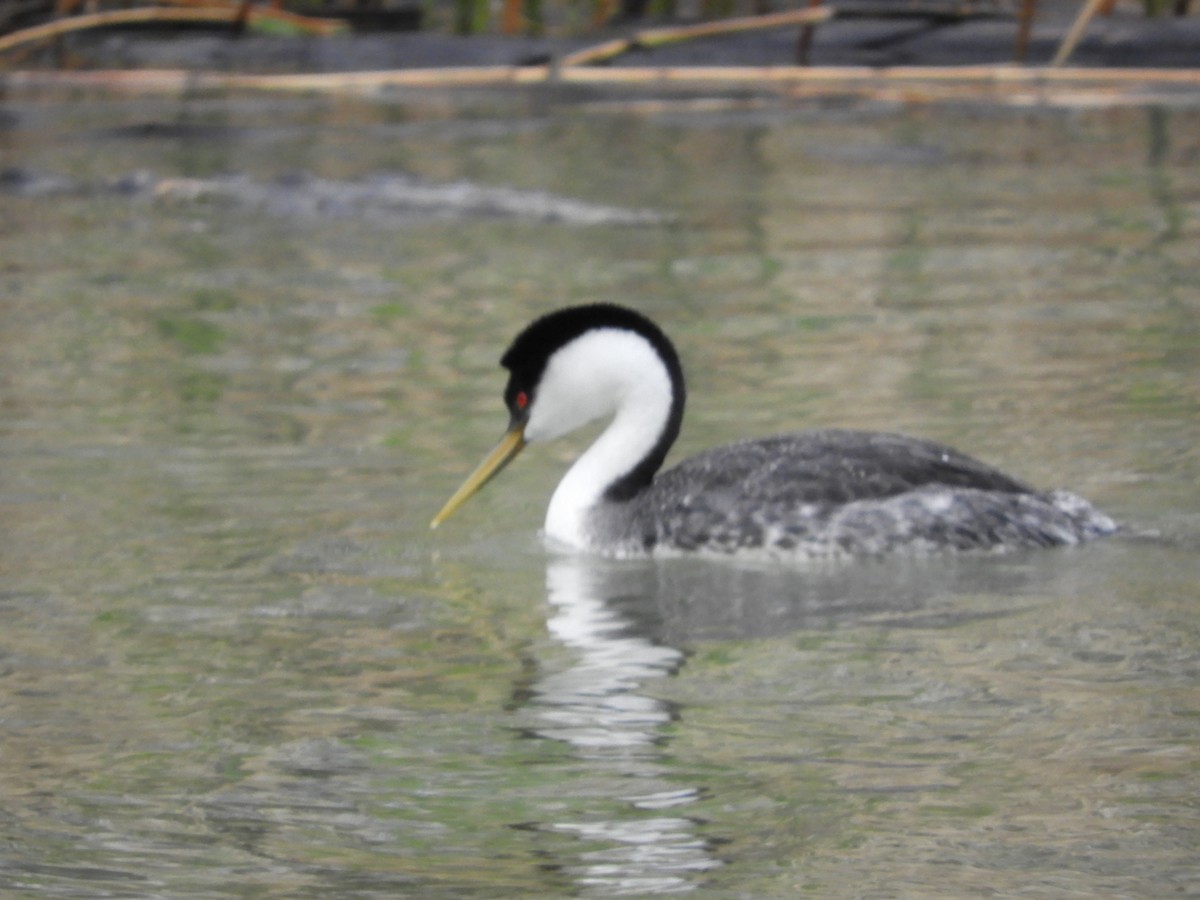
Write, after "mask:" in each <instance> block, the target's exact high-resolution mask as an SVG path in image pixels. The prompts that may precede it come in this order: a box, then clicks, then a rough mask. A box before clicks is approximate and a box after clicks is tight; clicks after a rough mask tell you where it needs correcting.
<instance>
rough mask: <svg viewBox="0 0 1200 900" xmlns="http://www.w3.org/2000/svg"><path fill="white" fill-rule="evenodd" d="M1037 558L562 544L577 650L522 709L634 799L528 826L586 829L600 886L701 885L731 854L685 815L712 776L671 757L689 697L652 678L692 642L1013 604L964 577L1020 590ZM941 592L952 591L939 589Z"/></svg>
mask: <svg viewBox="0 0 1200 900" xmlns="http://www.w3.org/2000/svg"><path fill="white" fill-rule="evenodd" d="M1036 565H1037V562H1036V560H1035V559H1034V558H1033V557H1028V558H1022V557H1019V556H1012V557H1007V558H1006V559H1005V560H1003V561H1000V560H996V559H994V558H993V559H990V560H981V559H974V560H970V559H963V558H961V557H960V558H955V559H953V560H944V561H921V562H904V561H899V560H888V561H886V562H885V563H881V564H879V565H871V564H864V565H859V566H854V567H836V568H831V569H828V570H813V569H803V570H797V569H786V568H781V567H759V568H756V567H752V566H730V565H714V564H711V563H708V562H706V561H703V560H695V559H690V560H667V561H657V562H654V561H646V562H613V561H608V560H603V559H599V558H596V557H590V556H583V555H571V556H558V557H554V558H552V559H551V560H550V561H549V563H548V566H547V571H546V590H547V597H548V600H549V604H550V607H551V614H550V617H549V620H548V629H549V631H550V633H551V635H553V636H554V638H556V639H557V640H558V641H559V642H560V643H561V644H562V645H563V646H564V647H566V648H568V649H569V650H571V651H572V655H573V661H572V662H571V663H570V664H569V665H568V666H567V667H566V668H561V667H560V668H558V669H556V670H554V671H546V672H544V673H543V674H542V675H541V676H540V677H539V678H538V679H537V680H536V681H535V682H534V684H533V685H532V686H531V693H530V695H529V697H530V699H529V703H528V705H527V706H526V708H525V710H524V713H525V715H528V716H530V717H531V718H532V721H531V722H530V723H529V727H530V730H531V731H532V732H533V733H534V734H536V735H538V736H540V737H543V738H548V739H552V740H556V741H563V742H565V743H567V744H568V745H570V746H571V747H572V749H573V750H574V751H575V753H576V754H577V756H578V757H579V758H580V759H581V760H583V761H585V762H586V763H587V765H588V769H589V778H592V779H597V780H600V781H601V782H602V781H603V780H604V779H612V780H614V781H615V782H616V783H617V784H618V785H619V787H618V789H617V790H616V791H614V793H613V794H612V795H611V796H613V798H614V799H617V800H619V801H621V802H622V803H624V804H625V805H624V807H623V809H624V810H625V812H624V813H622V814H621V815H620V816H619V817H616V818H614V817H613V816H612V812H611V810H612V807H611V805H608V804H605V805H604V812H600V811H597V816H596V818H587V819H586V820H584V821H554V822H542V823H536V824H532V825H529V824H527V825H526V826H524V827H527V828H532V829H534V830H536V831H540V832H543V833H551V834H556V835H568V836H571V837H575V838H577V839H578V840H579V841H580V844H581V845H582V847H597V845H598V849H586V850H585V849H582V847H581V849H580V851H579V852H578V853H577V854H575V855H574V856H573V857H572V859H573V860H574V861H572V862H571V863H567V864H565V865H563V866H562V869H563V870H564V871H565V873H566V874H569V875H570V877H571V878H572V879H573V880H574V881H575V883H576V884H577V885H578V886H579V887H580V888H581V889H586V890H587V891H589V892H593V893H600V894H640V895H650V894H659V893H680V892H686V891H689V890H693V889H695V888H697V887H699V886H700V881H701V878H702V875H703V873H705V872H707V871H709V870H712V869H714V868H716V867H718V866H720V865H721V862H720V860H719V859H718V858H717V857H716V856H715V854H714V852H713V847H714V846H715V844H714V841H713V840H712V839H711V838H708V837H705V836H702V835H701V834H699V833H698V830H699V827H700V823H699V821H698V820H697V817H696V816H694V815H693V816H688V815H687V809H688V807H689V806H690V805H693V804H695V803H696V802H697V801H698V800H699V799H700V798H701V797H703V796H704V789H703V786H702V785H698V784H681V783H680V779H681V777H685V775H681V770H680V769H679V768H678V767H668V765H667V760H666V755H667V753H668V745H669V741H668V734H667V731H666V728H667V726H668V725H669V724H671V723H672V722H673V721H674V720H676V719H677V718H678V717H679V716H680V711H679V710H677V709H676V708H674V707H673V706H672V705H671V704H670V703H668V702H665V701H663V700H661V699H659V698H657V697H655V696H653V690H652V687H651V685H652V684H653V682H655V681H656V680H658V679H661V678H664V677H667V676H671V675H674V674H676V673H677V672H678V671H679V670H680V668H681V667H682V666H683V665H684V663H685V660H686V654H685V649H684V648H687V647H690V646H694V645H695V644H697V643H700V642H704V641H714V640H734V639H748V638H755V637H766V636H780V635H783V634H786V633H787V632H789V631H796V630H802V629H812V628H822V629H825V628H829V627H834V626H837V625H839V624H845V623H850V622H863V621H877V622H879V623H881V624H885V625H889V626H898V627H903V626H904V625H905V624H910V625H919V626H921V627H937V626H939V625H950V624H955V623H956V622H961V621H964V620H966V619H969V618H976V617H979V616H991V615H997V614H1003V612H1001V613H997V612H996V611H994V610H990V611H989V610H980V609H979V608H978V607H976V606H973V605H971V604H965V605H964V604H961V603H956V602H954V601H953V599H952V598H954V597H956V596H957V597H959V598H961V596H962V593H961V592H964V591H967V592H979V591H987V592H991V591H1002V592H1004V593H1005V594H1006V595H1007V596H1009V597H1010V598H1011V597H1012V596H1013V591H1014V590H1015V589H1016V588H1017V587H1018V586H1019V585H1020V584H1023V583H1025V582H1027V581H1028V580H1029V578H1030V575H1031V572H1030V567H1031V566H1036ZM939 597H941V598H943V599H945V602H935V601H937V598H939ZM1019 606H1020V604H1019V603H1015V602H1014V603H1013V604H1012V606H1011V607H1009V608H1008V609H1007V610H1006V611H1007V612H1012V611H1014V610H1015V608H1017V607H1019ZM547 668H549V665H547Z"/></svg>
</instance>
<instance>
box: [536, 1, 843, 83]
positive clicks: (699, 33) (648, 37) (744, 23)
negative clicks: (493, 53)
mask: <svg viewBox="0 0 1200 900" xmlns="http://www.w3.org/2000/svg"><path fill="white" fill-rule="evenodd" d="M832 17H833V11H832V10H830V9H827V8H825V7H816V8H812V9H793V10H789V11H787V12H781V13H772V14H770V15H766V16H746V17H744V18H738V19H719V20H717V21H713V22H701V23H700V24H699V25H682V26H680V27H678V28H650V29H647V30H645V31H639V32H637V33H636V34H634V35H633V36H632V37H629V38H619V39H617V40H613V41H605V42H604V43H603V44H597V45H596V46H594V47H585V48H584V49H583V50H578V51H576V52H575V53H570V54H568V55H566V56H564V57H563V58H562V59H561V60H560V61H559V65H561V66H563V67H564V68H565V67H570V66H584V65H589V64H591V63H597V62H604V61H605V60H609V59H612V58H613V57H615V56H620V55H621V54H622V53H627V52H628V51H630V50H632V49H634V48H635V47H659V46H662V45H663V44H670V43H674V42H676V41H690V40H695V39H697V38H706V37H713V36H716V35H722V34H733V33H735V32H738V31H753V30H758V29H764V28H783V27H785V26H788V25H813V24H816V23H818V22H826V21H828V20H829V19H830V18H832Z"/></svg>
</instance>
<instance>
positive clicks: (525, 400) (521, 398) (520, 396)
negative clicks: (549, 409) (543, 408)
mask: <svg viewBox="0 0 1200 900" xmlns="http://www.w3.org/2000/svg"><path fill="white" fill-rule="evenodd" d="M528 405H529V395H528V394H527V393H525V392H524V391H517V409H524V408H525V407H527V406H528Z"/></svg>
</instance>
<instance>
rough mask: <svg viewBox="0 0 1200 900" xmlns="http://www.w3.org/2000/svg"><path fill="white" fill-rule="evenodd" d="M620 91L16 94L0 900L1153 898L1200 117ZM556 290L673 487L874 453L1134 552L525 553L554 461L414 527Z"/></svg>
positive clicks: (557, 459)
mask: <svg viewBox="0 0 1200 900" xmlns="http://www.w3.org/2000/svg"><path fill="white" fill-rule="evenodd" d="M623 99H624V98H622V97H621V96H619V95H616V96H614V95H611V94H610V95H604V96H598V95H592V94H590V93H587V92H585V91H579V92H574V93H571V94H570V95H560V94H555V93H554V92H550V91H531V92H528V93H526V92H504V91H496V92H464V93H459V94H434V93H426V94H414V95H411V96H405V95H397V96H395V97H390V98H388V97H385V98H380V99H376V100H358V99H329V98H321V97H302V98H291V99H281V98H279V97H274V96H272V97H263V96H256V95H251V94H247V95H219V96H209V95H203V96H199V95H198V96H193V97H188V98H184V99H155V98H145V97H142V98H120V99H114V98H113V97H111V96H105V95H99V94H95V95H89V94H85V95H75V96H71V95H57V94H45V93H38V94H32V93H31V94H29V95H24V96H13V97H10V98H9V100H8V101H7V107H6V113H5V116H4V117H3V118H2V119H0V154H2V165H3V168H4V170H5V175H4V178H3V185H2V188H0V204H2V208H3V210H4V214H3V216H2V217H0V296H2V300H0V316H2V321H0V347H2V352H3V364H2V365H3V369H2V370H0V371H2V373H3V382H2V394H0V398H2V406H0V426H2V428H3V434H2V437H0V456H2V458H3V459H2V464H0V522H2V523H3V524H2V526H0V527H2V528H3V539H2V541H0V548H2V549H0V572H2V577H3V588H2V593H0V616H2V620H3V629H2V630H0V741H2V743H0V789H2V791H3V796H4V798H5V803H4V811H3V816H2V817H0V886H2V887H3V888H4V891H5V893H6V896H8V895H11V896H22V895H29V896H33V895H37V896H51V897H54V896H61V897H69V896H113V897H138V896H189V895H196V896H287V897H329V896H346V897H355V896H362V897H368V896H378V897H384V896H387V897H392V896H414V897H416V896H420V897H439V896H441V897H471V896H478V897H495V896H573V895H585V896H592V895H596V896H599V895H614V894H630V895H653V894H657V893H669V892H670V893H675V892H689V891H691V892H696V893H698V894H701V895H706V896H714V897H723V896H728V897H733V896H754V897H769V896H780V897H783V896H795V895H797V894H804V893H808V894H812V895H815V896H839V897H840V896H860V897H895V896H920V897H938V896H945V897H961V896H968V895H976V894H982V893H987V892H991V893H997V894H1003V895H1011V894H1018V893H1020V894H1027V895H1031V896H1047V897H1049V896H1143V897H1150V896H1165V895H1177V894H1187V893H1189V892H1192V891H1194V890H1195V885H1196V884H1197V883H1198V882H1200V865H1198V864H1197V861H1196V852H1195V847H1196V845H1197V841H1198V840H1200V824H1198V818H1200V802H1198V801H1197V799H1196V798H1197V797H1198V796H1200V766H1198V763H1200V689H1198V688H1197V683H1198V682H1197V677H1198V676H1200V610H1198V603H1200V561H1198V559H1200V555H1198V554H1197V549H1200V451H1197V437H1198V436H1200V435H1198V432H1197V422H1198V414H1200V387H1198V386H1200V331H1198V324H1200V279H1198V277H1197V273H1198V272H1200V249H1197V248H1200V240H1198V238H1200V165H1197V163H1198V162H1200V111H1198V109H1197V107H1196V106H1191V105H1188V104H1180V105H1179V106H1177V107H1174V108H1166V107H1162V108H1123V109H1114V110H1104V109H1098V110H1088V111H1078V110H1052V109H1038V110H1012V109H1002V108H989V107H948V106H947V107H929V106H920V107H913V108H906V107H903V106H897V105H893V104H881V103H874V102H871V101H867V100H853V101H851V100H846V101H839V102H817V101H806V102H804V103H793V104H788V103H785V102H783V101H770V102H748V101H746V100H744V99H743V100H736V99H735V100H731V101H729V102H722V103H716V104H708V103H706V104H699V103H695V102H688V103H679V104H674V103H672V102H670V101H669V99H668V102H665V103H663V104H658V105H656V106H654V107H646V106H644V105H640V104H635V105H631V106H626V105H625V104H624V103H623ZM231 177H232V178H235V179H241V181H240V182H237V183H239V184H242V185H244V186H245V188H244V189H241V190H238V189H235V190H227V191H225V192H223V193H221V192H217V193H213V192H211V191H208V192H206V191H205V190H201V189H199V188H198V186H200V187H202V186H204V185H207V184H213V183H216V181H217V180H220V179H228V178H231ZM409 177H419V178H421V179H424V181H425V183H428V184H430V185H435V186H441V187H442V188H445V186H447V185H456V184H457V185H470V186H473V187H474V188H481V189H504V190H506V191H512V192H514V193H513V196H516V197H517V198H518V200H519V201H520V202H516V203H515V205H513V206H511V207H509V206H504V205H503V204H501V207H502V208H492V209H490V210H489V209H480V208H475V207H472V208H466V209H464V208H462V207H461V206H455V203H454V202H453V201H452V200H449V199H444V198H443V200H439V201H436V202H433V203H431V204H428V205H426V206H424V207H419V208H412V207H404V206H403V205H402V204H401V205H400V206H396V205H391V206H389V205H388V204H386V203H383V202H382V201H380V202H375V200H374V198H372V196H371V192H372V188H371V186H372V185H376V186H378V185H383V184H389V183H391V182H388V181H387V179H403V178H409ZM380 179H383V180H382V181H381V180H380ZM315 180H319V181H320V183H321V184H324V185H334V186H335V187H336V185H339V184H340V185H344V186H346V187H347V190H346V192H345V193H344V194H338V193H337V192H336V191H334V192H333V194H332V195H331V197H332V199H326V200H325V201H323V202H321V203H314V202H309V201H310V200H311V192H310V193H309V194H306V193H305V191H306V188H307V187H308V186H311V185H312V184H313V183H314V182H315ZM364 186H365V187H364ZM379 190H380V194H381V196H382V193H383V188H382V187H381V188H380V189H379ZM475 196H478V195H477V194H476V195H475ZM521 198H524V199H523V200H522V199H521ZM547 198H549V200H550V201H552V203H551V209H552V210H553V209H558V210H559V211H560V212H559V213H554V212H551V213H549V214H547V213H546V212H545V210H546V209H547V206H546V202H548V201H547ZM526 201H528V202H526ZM560 201H562V202H563V203H565V204H567V205H565V206H559V207H554V206H553V203H558V202H560ZM523 204H524V205H523ZM571 204H577V205H571ZM563 209H584V210H593V211H594V210H597V209H599V210H607V211H610V212H611V211H633V212H636V213H637V215H633V216H632V217H626V218H622V217H621V216H616V217H615V218H607V219H606V218H605V216H603V215H598V216H591V217H590V218H589V216H588V215H584V216H581V217H573V216H572V215H567V214H563V213H561V210H563ZM539 210H541V212H539ZM643 213H645V214H646V215H643ZM586 300H598V301H613V302H622V303H627V304H632V305H635V306H637V307H638V308H640V309H643V310H644V311H646V312H648V313H650V314H651V315H653V316H654V317H655V318H657V319H658V320H659V321H660V322H661V323H662V324H663V325H664V327H665V328H666V329H667V330H668V331H669V332H670V333H671V334H672V335H673V336H674V337H675V338H676V339H677V341H678V344H679V346H680V350H681V353H682V356H683V359H684V364H685V367H686V369H687V371H688V374H689V377H690V385H691V391H692V393H691V401H690V405H689V412H688V417H687V420H686V422H685V427H684V434H683V437H682V439H681V442H680V447H679V449H678V450H677V455H680V454H682V453H686V452H690V451H695V450H697V449H699V448H702V447H704V446H708V445H710V444H713V443H717V442H720V441H726V440H731V439H734V438H737V437H741V436H746V435H754V434H767V433H771V432H776V431H783V430H788V429H790V428H795V427H801V426H810V425H841V426H851V427H869V428H881V429H888V430H899V431H906V432H911V433H917V434H922V435H926V436H929V437H933V438H937V439H940V440H944V441H947V442H950V443H952V444H954V445H956V446H959V447H961V448H962V449H964V450H966V451H968V452H970V453H972V454H974V455H977V456H980V457H983V458H985V459H988V460H989V461H992V462H994V463H996V464H999V465H1001V466H1003V467H1005V468H1007V469H1009V470H1011V471H1013V472H1014V473H1015V474H1018V475H1020V476H1022V477H1024V478H1026V479H1028V480H1030V481H1033V482H1035V483H1037V484H1041V485H1045V486H1047V487H1050V486H1067V487H1070V488H1072V489H1074V490H1077V491H1078V492H1080V493H1082V494H1084V495H1086V496H1088V497H1089V498H1091V499H1092V500H1094V501H1095V502H1096V503H1097V504H1098V505H1099V506H1101V507H1102V508H1104V509H1105V510H1106V511H1108V512H1109V513H1111V514H1112V515H1114V516H1115V517H1117V518H1119V519H1120V520H1121V521H1122V522H1124V523H1126V524H1127V526H1128V529H1129V533H1128V534H1127V535H1126V536H1124V537H1121V538H1118V539H1114V540H1111V541H1106V542H1101V543H1096V544H1093V545H1090V546H1087V547H1084V548H1079V549H1076V550H1069V551H1062V552H1046V553H1040V554H1028V555H1026V554H1021V555H1013V556H1007V557H999V558H995V557H993V558H964V559H939V560H929V561H891V562H886V561H882V562H881V561H876V562H871V563H866V564H863V565H860V566H854V567H845V568H837V569H826V568H822V569H816V570H813V569H804V568H780V567H762V566H744V565H734V564H722V563H713V562H704V561H688V560H675V561H670V562H666V563H657V564H656V563H629V564H615V563H611V562H598V561H589V560H586V559H576V558H569V557H568V558H562V557H555V556H553V555H550V554H548V553H546V552H545V551H544V550H543V549H542V547H541V546H540V544H539V542H538V540H537V536H536V533H537V529H538V526H539V525H540V522H541V517H542V514H543V512H544V507H545V502H546V500H547V499H548V496H549V493H550V491H551V490H552V488H553V485H554V483H555V482H556V479H557V477H558V476H559V475H560V474H561V472H562V471H563V469H564V467H565V465H566V463H567V462H568V461H569V459H570V458H571V456H572V454H573V453H574V452H575V451H576V450H577V449H578V447H579V446H580V445H581V442H580V441H573V442H572V441H568V442H565V443H564V444H562V445H561V446H554V447H546V448H533V449H530V450H528V451H527V452H526V454H525V455H524V457H523V458H522V459H521V460H519V461H518V462H517V463H515V464H514V465H513V466H512V467H510V469H509V470H508V471H507V472H506V473H505V474H504V476H503V477H502V478H501V479H499V480H498V481H497V482H495V483H494V484H493V485H491V486H489V488H488V489H487V491H486V492H485V493H484V494H482V495H480V496H479V497H477V498H475V500H473V501H472V503H471V504H469V505H468V506H467V507H466V508H465V509H464V510H462V511H461V512H460V513H459V514H458V516H456V517H455V518H454V519H453V520H451V522H449V523H447V525H445V526H444V527H443V528H442V529H440V530H439V531H438V532H436V533H433V534H431V533H430V532H429V531H428V527H427V526H428V521H429V518H430V516H431V515H432V513H433V512H434V511H436V509H437V508H438V507H439V506H440V504H441V502H442V501H443V500H444V499H445V497H446V496H448V495H449V493H450V491H451V490H452V489H453V488H454V487H455V486H456V485H457V483H458V481H459V480H460V479H461V477H462V476H463V475H464V474H465V473H466V472H467V471H469V469H470V468H471V467H472V466H473V465H474V463H475V462H476V461H477V459H478V458H479V456H480V455H481V454H482V453H483V452H484V451H485V450H486V449H487V448H488V447H489V446H490V445H491V443H492V442H493V441H494V440H495V438H496V437H498V435H499V433H500V431H501V429H502V428H503V426H504V424H505V417H504V414H503V410H502V405H501V403H500V397H499V395H500V390H501V388H502V381H503V379H502V375H501V372H500V371H499V369H498V368H497V366H496V361H497V359H498V357H499V355H500V353H501V352H502V350H503V348H504V346H505V345H506V343H507V341H508V340H509V338H510V337H511V336H512V334H513V333H514V332H515V330H516V329H518V328H519V327H520V326H521V325H522V324H524V322H525V321H526V320H527V319H529V318H530V317H532V316H533V315H536V314H538V313H540V312H542V311H544V310H546V309H549V308H552V307H554V306H558V305H562V304H566V303H573V302H581V301H586Z"/></svg>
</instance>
